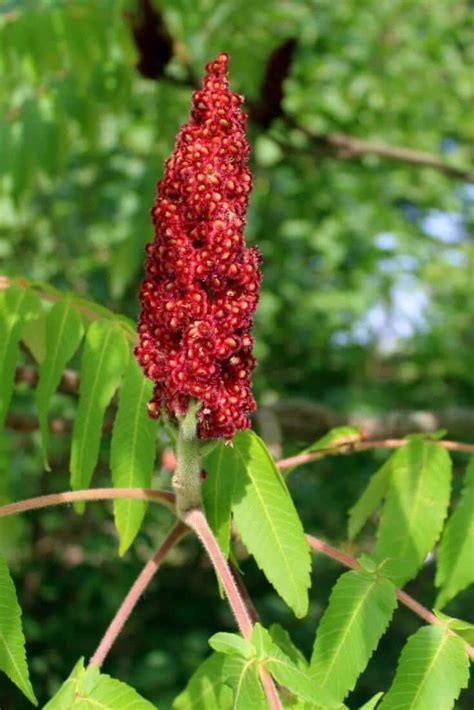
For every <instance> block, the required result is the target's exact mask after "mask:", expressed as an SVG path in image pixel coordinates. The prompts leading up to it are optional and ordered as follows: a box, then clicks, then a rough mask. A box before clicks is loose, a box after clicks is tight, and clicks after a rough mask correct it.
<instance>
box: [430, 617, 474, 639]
mask: <svg viewBox="0 0 474 710" xmlns="http://www.w3.org/2000/svg"><path fill="white" fill-rule="evenodd" d="M434 613H435V616H437V617H438V619H439V620H440V621H442V623H443V624H444V625H445V626H447V627H448V629H452V630H453V631H455V632H456V633H457V634H458V636H462V638H463V639H465V640H466V641H467V642H468V643H470V644H473V643H474V624H470V623H469V621H464V619H457V618H456V617H455V616H448V615H447V614H443V612H442V611H439V609H435V610H434Z"/></svg>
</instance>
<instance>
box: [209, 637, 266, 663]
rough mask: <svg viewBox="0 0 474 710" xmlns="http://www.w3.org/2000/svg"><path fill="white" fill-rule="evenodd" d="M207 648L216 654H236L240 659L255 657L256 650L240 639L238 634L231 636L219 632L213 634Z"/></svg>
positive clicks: (246, 640)
mask: <svg viewBox="0 0 474 710" xmlns="http://www.w3.org/2000/svg"><path fill="white" fill-rule="evenodd" d="M209 646H210V647H211V648H213V649H214V651H217V652H218V653H224V654H231V655H232V654H236V655H238V656H242V658H252V656H255V655H256V650H255V647H254V646H253V644H252V643H251V642H250V641H249V640H248V639H244V638H242V636H240V635H239V634H231V633H227V632H225V631H220V632H219V633H217V634H214V635H213V636H211V638H210V639H209Z"/></svg>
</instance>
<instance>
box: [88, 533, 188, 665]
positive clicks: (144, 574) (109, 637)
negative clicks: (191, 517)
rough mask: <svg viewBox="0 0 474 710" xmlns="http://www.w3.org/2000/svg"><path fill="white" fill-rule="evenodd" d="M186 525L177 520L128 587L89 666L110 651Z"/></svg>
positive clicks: (100, 659)
mask: <svg viewBox="0 0 474 710" xmlns="http://www.w3.org/2000/svg"><path fill="white" fill-rule="evenodd" d="M187 532H188V531H187V528H186V526H185V525H184V524H183V523H182V522H181V521H179V522H177V523H176V524H175V526H174V527H173V528H172V529H171V531H170V532H169V533H168V535H167V536H166V537H165V539H164V540H163V542H162V543H161V545H160V547H159V548H158V550H157V551H156V553H155V554H154V555H153V557H152V558H151V560H149V561H148V562H147V563H146V565H145V567H144V568H143V569H142V571H141V572H140V574H139V575H138V577H137V579H136V580H135V582H134V583H133V585H132V587H131V588H130V590H129V592H128V594H127V596H126V597H125V599H124V600H123V602H122V604H121V605H120V607H119V609H118V611H117V613H116V614H115V616H114V618H113V619H112V621H111V623H110V625H109V627H108V629H107V631H106V632H105V634H104V636H103V637H102V639H101V641H100V643H99V645H98V646H97V649H96V651H95V653H94V655H93V656H92V657H91V659H90V661H89V666H92V665H94V664H96V665H98V666H101V665H102V664H103V662H104V660H105V658H106V656H107V654H108V652H109V651H110V648H111V646H112V644H113V643H114V641H115V639H116V638H117V636H118V635H119V633H120V632H121V630H122V628H123V626H124V624H125V622H126V621H127V619H128V617H129V616H130V614H131V613H132V611H133V609H134V608H135V606H136V604H137V602H138V600H139V598H140V597H141V595H142V594H143V592H144V590H145V589H146V587H147V586H148V584H149V583H150V581H151V579H152V577H153V575H154V574H155V572H157V571H158V569H159V567H160V564H161V563H162V561H163V560H164V558H165V557H166V555H167V554H168V552H169V551H170V550H171V548H172V547H173V546H174V545H175V544H176V543H177V542H178V541H179V540H180V539H181V538H182V537H183V536H184V535H186V533H187Z"/></svg>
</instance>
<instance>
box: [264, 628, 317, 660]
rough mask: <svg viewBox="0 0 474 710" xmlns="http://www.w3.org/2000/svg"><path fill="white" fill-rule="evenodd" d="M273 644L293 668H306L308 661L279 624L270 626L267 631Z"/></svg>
mask: <svg viewBox="0 0 474 710" xmlns="http://www.w3.org/2000/svg"><path fill="white" fill-rule="evenodd" d="M268 633H269V634H270V636H271V639H272V641H273V643H274V644H275V645H276V646H278V648H279V649H280V650H281V651H283V653H284V654H285V655H286V656H288V658H290V660H291V661H292V662H293V664H294V665H295V666H297V667H298V668H301V669H303V670H304V669H306V668H307V667H308V661H307V660H306V658H305V657H304V656H303V654H302V652H301V651H300V649H299V648H297V647H296V646H295V644H294V643H293V641H292V640H291V637H290V634H289V633H288V631H287V630H286V629H284V628H283V627H282V626H280V625H279V624H272V625H271V626H270V628H269V629H268Z"/></svg>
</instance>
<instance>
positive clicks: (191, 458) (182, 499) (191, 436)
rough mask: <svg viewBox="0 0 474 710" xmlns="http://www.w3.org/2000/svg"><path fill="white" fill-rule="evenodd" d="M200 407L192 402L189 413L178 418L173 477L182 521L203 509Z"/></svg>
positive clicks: (177, 508)
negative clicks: (198, 423)
mask: <svg viewBox="0 0 474 710" xmlns="http://www.w3.org/2000/svg"><path fill="white" fill-rule="evenodd" d="M199 407H200V402H197V401H196V400H191V401H190V402H189V405H188V411H187V413H186V414H185V415H184V416H183V417H178V422H179V429H178V438H177V441H176V472H175V474H174V476H173V487H174V489H175V491H176V511H177V514H178V517H180V518H181V519H184V516H185V515H186V513H187V512H188V511H189V510H193V509H194V508H197V509H200V508H202V496H201V458H202V457H201V450H200V442H199V440H198V438H197V433H196V427H197V412H198V410H199Z"/></svg>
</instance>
